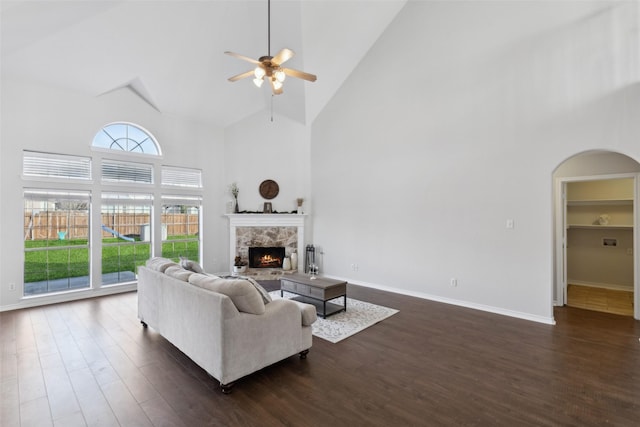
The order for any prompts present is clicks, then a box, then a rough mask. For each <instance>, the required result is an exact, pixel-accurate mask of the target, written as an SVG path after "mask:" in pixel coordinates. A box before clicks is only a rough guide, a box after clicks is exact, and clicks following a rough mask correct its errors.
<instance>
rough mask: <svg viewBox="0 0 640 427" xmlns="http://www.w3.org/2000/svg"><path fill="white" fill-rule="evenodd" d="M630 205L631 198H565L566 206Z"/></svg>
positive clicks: (631, 203) (631, 202)
mask: <svg viewBox="0 0 640 427" xmlns="http://www.w3.org/2000/svg"><path fill="white" fill-rule="evenodd" d="M589 205H593V206H631V205H633V199H599V200H594V199H590V200H567V206H589Z"/></svg>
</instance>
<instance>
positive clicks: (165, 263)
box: [146, 257, 178, 273]
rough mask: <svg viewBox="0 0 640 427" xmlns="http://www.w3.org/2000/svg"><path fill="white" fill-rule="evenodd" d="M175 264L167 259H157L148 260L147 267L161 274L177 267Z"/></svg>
mask: <svg viewBox="0 0 640 427" xmlns="http://www.w3.org/2000/svg"><path fill="white" fill-rule="evenodd" d="M176 265H178V264H176V263H175V262H173V261H171V260H170V259H167V258H162V257H155V258H151V259H149V260H147V263H146V266H147V267H148V268H150V269H151V270H154V271H159V272H160V273H164V272H165V271H166V270H167V268H169V267H172V266H176Z"/></svg>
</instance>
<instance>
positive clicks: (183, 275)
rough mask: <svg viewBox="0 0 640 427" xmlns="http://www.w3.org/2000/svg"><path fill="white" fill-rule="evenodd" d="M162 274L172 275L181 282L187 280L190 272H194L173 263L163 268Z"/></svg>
mask: <svg viewBox="0 0 640 427" xmlns="http://www.w3.org/2000/svg"><path fill="white" fill-rule="evenodd" d="M164 274H166V275H167V276H170V277H173V278H174V279H178V280H182V281H183V282H188V281H189V277H190V276H191V275H192V274H195V273H194V272H193V271H190V270H185V269H184V268H182V267H180V266H179V265H174V266H172V267H169V268H167V269H166V270H165V272H164Z"/></svg>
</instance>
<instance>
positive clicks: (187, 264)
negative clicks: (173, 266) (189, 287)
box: [180, 257, 204, 273]
mask: <svg viewBox="0 0 640 427" xmlns="http://www.w3.org/2000/svg"><path fill="white" fill-rule="evenodd" d="M180 267H182V268H184V269H185V270H191V271H193V272H194V273H204V270H203V269H202V266H201V265H200V264H198V263H197V262H195V261H189V260H188V259H187V258H185V257H180Z"/></svg>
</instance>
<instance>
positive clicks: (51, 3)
mask: <svg viewBox="0 0 640 427" xmlns="http://www.w3.org/2000/svg"><path fill="white" fill-rule="evenodd" d="M405 2H406V0H378V1H370V0H369V1H349V0H324V1H317V0H272V3H271V53H272V55H273V54H275V53H276V52H277V51H279V50H280V49H281V48H284V47H287V48H289V49H292V50H293V51H294V52H296V56H295V57H294V58H293V59H291V60H290V61H288V62H287V63H286V65H287V66H288V67H290V68H295V69H298V70H304V71H307V72H310V73H313V74H316V75H317V76H318V80H317V81H316V82H315V83H309V82H304V81H302V80H298V79H294V78H290V77H289V78H287V80H286V81H285V84H284V93H283V94H282V95H279V96H276V97H274V98H273V108H274V111H276V112H277V113H278V114H282V115H285V116H287V117H290V118H291V119H293V120H296V121H298V122H300V123H310V122H311V121H313V119H314V118H315V117H316V115H317V114H318V113H319V112H320V111H321V110H322V108H323V107H324V106H325V105H326V104H327V102H328V101H329V100H330V99H331V97H332V96H333V95H334V94H335V92H336V91H337V90H339V88H340V85H341V84H342V83H343V82H344V80H345V79H346V78H347V77H348V76H349V75H350V73H351V72H352V71H353V70H354V68H355V67H356V65H357V64H358V62H359V61H360V60H361V59H362V57H363V56H364V55H365V54H366V52H367V51H368V50H369V48H370V47H371V46H372V45H373V44H374V43H375V41H376V40H377V38H378V37H379V36H380V34H382V32H383V31H384V30H385V28H386V27H387V26H388V25H389V23H390V22H391V21H392V20H393V18H394V17H395V16H396V14H397V13H398V12H399V11H400V10H401V9H402V7H403V6H404V4H405ZM0 5H1V9H0V12H1V27H0V36H1V45H0V47H1V52H0V53H1V58H0V59H1V64H2V69H1V70H2V73H3V76H14V75H15V76H19V77H21V78H27V79H33V80H34V81H37V82H41V83H45V84H49V85H52V86H55V87H60V88H66V89H69V90H74V91H81V92H83V93H86V94H89V95H91V96H96V97H98V96H102V95H104V94H106V93H109V92H111V91H114V90H117V89H119V88H122V87H126V86H128V87H129V88H131V89H132V90H133V91H135V92H136V93H137V94H138V95H139V96H141V97H142V98H143V99H145V101H146V102H148V103H149V104H151V105H152V106H153V107H154V108H156V109H157V110H158V111H160V112H161V113H163V114H170V115H176V116H179V117H185V118H188V119H192V120H196V121H201V122H206V123H211V124H214V125H216V126H222V127H224V126H228V125H230V124H233V123H235V122H237V121H239V120H242V119H243V118H245V117H247V116H250V115H253V114H255V113H256V112H258V111H260V110H263V109H268V108H270V106H271V94H270V90H269V88H268V87H267V86H268V85H263V87H262V88H260V89H258V88H256V87H255V86H254V85H253V83H252V81H251V79H250V78H249V79H244V80H241V81H238V82H235V83H230V82H228V81H227V78H228V77H230V76H232V75H235V74H238V73H241V72H244V71H248V70H249V69H251V68H252V65H251V64H250V63H248V62H244V61H241V60H239V59H236V58H233V57H230V56H227V55H224V51H226V50H230V51H233V52H237V53H240V54H243V55H246V56H249V57H252V58H256V59H257V58H258V57H260V56H262V55H266V54H267V49H268V46H267V0H254V1H240V0H232V1H219V0H165V1H151V0H147V1H143V0H129V1H94V0H91V1H89V0H84V1H59V0H46V1H23V0H19V1H5V0H2V2H1V3H0ZM386 65H389V66H390V64H386ZM372 90H375V88H372Z"/></svg>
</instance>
